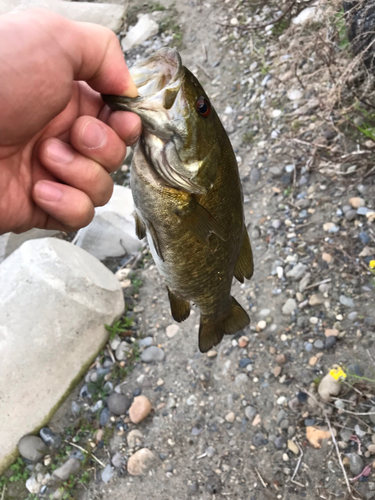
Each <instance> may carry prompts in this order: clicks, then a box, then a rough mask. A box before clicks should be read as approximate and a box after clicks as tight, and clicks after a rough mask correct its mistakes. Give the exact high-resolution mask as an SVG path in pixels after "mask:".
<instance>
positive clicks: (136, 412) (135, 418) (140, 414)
mask: <svg viewBox="0 0 375 500" xmlns="http://www.w3.org/2000/svg"><path fill="white" fill-rule="evenodd" d="M151 408H152V407H151V403H150V401H149V400H148V399H147V398H146V396H137V397H136V398H134V401H133V404H132V405H131V407H130V409H129V417H130V420H131V421H132V422H133V424H138V423H139V422H141V421H142V420H144V419H145V418H146V417H147V416H148V415H149V414H150V412H151Z"/></svg>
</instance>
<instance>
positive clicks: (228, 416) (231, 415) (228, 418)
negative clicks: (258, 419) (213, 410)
mask: <svg viewBox="0 0 375 500" xmlns="http://www.w3.org/2000/svg"><path fill="white" fill-rule="evenodd" d="M235 419H236V414H235V413H234V412H233V411H230V412H229V413H227V414H226V415H225V420H226V421H227V422H229V423H230V424H232V423H233V422H234V421H235Z"/></svg>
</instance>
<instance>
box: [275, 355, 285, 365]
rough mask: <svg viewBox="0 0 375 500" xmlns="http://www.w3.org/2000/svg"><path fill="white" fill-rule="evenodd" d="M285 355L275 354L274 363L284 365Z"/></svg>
mask: <svg viewBox="0 0 375 500" xmlns="http://www.w3.org/2000/svg"><path fill="white" fill-rule="evenodd" d="M287 361H288V360H287V357H286V356H285V354H278V355H277V356H276V363H277V364H278V365H285V363H286V362H287Z"/></svg>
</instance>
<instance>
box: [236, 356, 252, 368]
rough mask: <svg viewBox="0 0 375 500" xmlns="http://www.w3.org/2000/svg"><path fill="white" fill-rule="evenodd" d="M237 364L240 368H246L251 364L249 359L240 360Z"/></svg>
mask: <svg viewBox="0 0 375 500" xmlns="http://www.w3.org/2000/svg"><path fill="white" fill-rule="evenodd" d="M238 364H239V366H240V368H246V366H247V365H250V364H251V359H250V358H241V359H240V361H239V363H238Z"/></svg>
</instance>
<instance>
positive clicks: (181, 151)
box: [102, 48, 253, 352]
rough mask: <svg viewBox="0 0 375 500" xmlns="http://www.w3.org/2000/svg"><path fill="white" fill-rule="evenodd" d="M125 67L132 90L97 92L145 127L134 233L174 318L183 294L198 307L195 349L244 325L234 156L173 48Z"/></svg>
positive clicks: (136, 159)
mask: <svg viewBox="0 0 375 500" xmlns="http://www.w3.org/2000/svg"><path fill="white" fill-rule="evenodd" d="M130 73H131V75H132V78H133V80H134V82H135V84H136V86H137V88H138V91H139V97H137V98H129V97H121V96H111V95H103V96H102V97H103V100H104V101H105V102H106V103H107V104H108V105H109V106H110V107H111V108H112V109H115V110H126V111H133V112H134V113H136V114H137V115H139V116H140V118H141V120H142V125H143V132H142V135H141V138H140V140H139V142H138V144H137V146H136V149H135V151H134V156H133V160H132V166H131V189H132V192H133V197H134V203H135V206H136V214H135V217H136V231H137V235H138V237H139V238H140V239H142V238H144V237H145V236H147V239H148V242H149V245H150V249H151V253H152V256H153V258H154V260H155V263H156V265H157V268H158V270H159V272H160V274H161V275H162V276H163V278H164V281H165V284H166V286H167V290H168V296H169V301H170V306H171V312H172V316H173V318H174V319H175V320H176V321H178V322H181V321H184V320H185V319H186V318H187V317H188V316H189V314H190V302H193V303H194V304H195V305H196V306H197V307H198V309H199V310H200V312H201V319H200V327H199V349H200V350H201V352H207V351H208V350H210V349H211V348H212V347H213V346H215V345H216V344H218V343H219V342H220V341H221V340H222V338H223V336H224V335H225V334H234V333H236V332H238V331H240V330H242V329H243V328H245V327H246V326H247V325H248V324H249V323H250V319H249V316H248V315H247V313H246V312H245V310H244V309H243V308H242V307H241V306H240V304H239V303H238V302H237V301H236V300H235V299H234V297H232V296H231V294H230V291H231V286H232V280H233V276H235V277H236V278H237V280H239V281H240V282H241V283H243V281H244V278H247V279H250V278H251V276H252V274H253V256H252V251H251V245H250V240H249V236H248V234H247V230H246V227H245V223H244V213H243V195H242V189H241V182H240V178H239V173H238V166H237V162H236V157H235V154H234V152H233V148H232V145H231V143H230V141H229V138H228V136H227V134H226V132H225V130H224V127H223V125H222V124H221V122H220V119H219V117H218V115H217V113H216V111H215V110H214V108H213V106H212V105H211V103H210V100H209V98H208V96H207V95H206V93H205V91H204V90H203V88H202V86H201V84H200V83H199V82H198V80H197V78H196V77H195V76H194V75H193V74H192V73H191V72H190V71H189V70H188V69H187V68H185V67H184V66H183V64H182V61H181V57H180V55H179V53H178V52H177V51H176V50H174V49H169V48H163V49H160V50H158V51H157V52H155V53H154V54H153V55H151V56H150V57H149V58H148V59H146V60H145V61H143V62H140V63H137V64H135V65H134V66H133V67H132V68H131V69H130Z"/></svg>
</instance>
